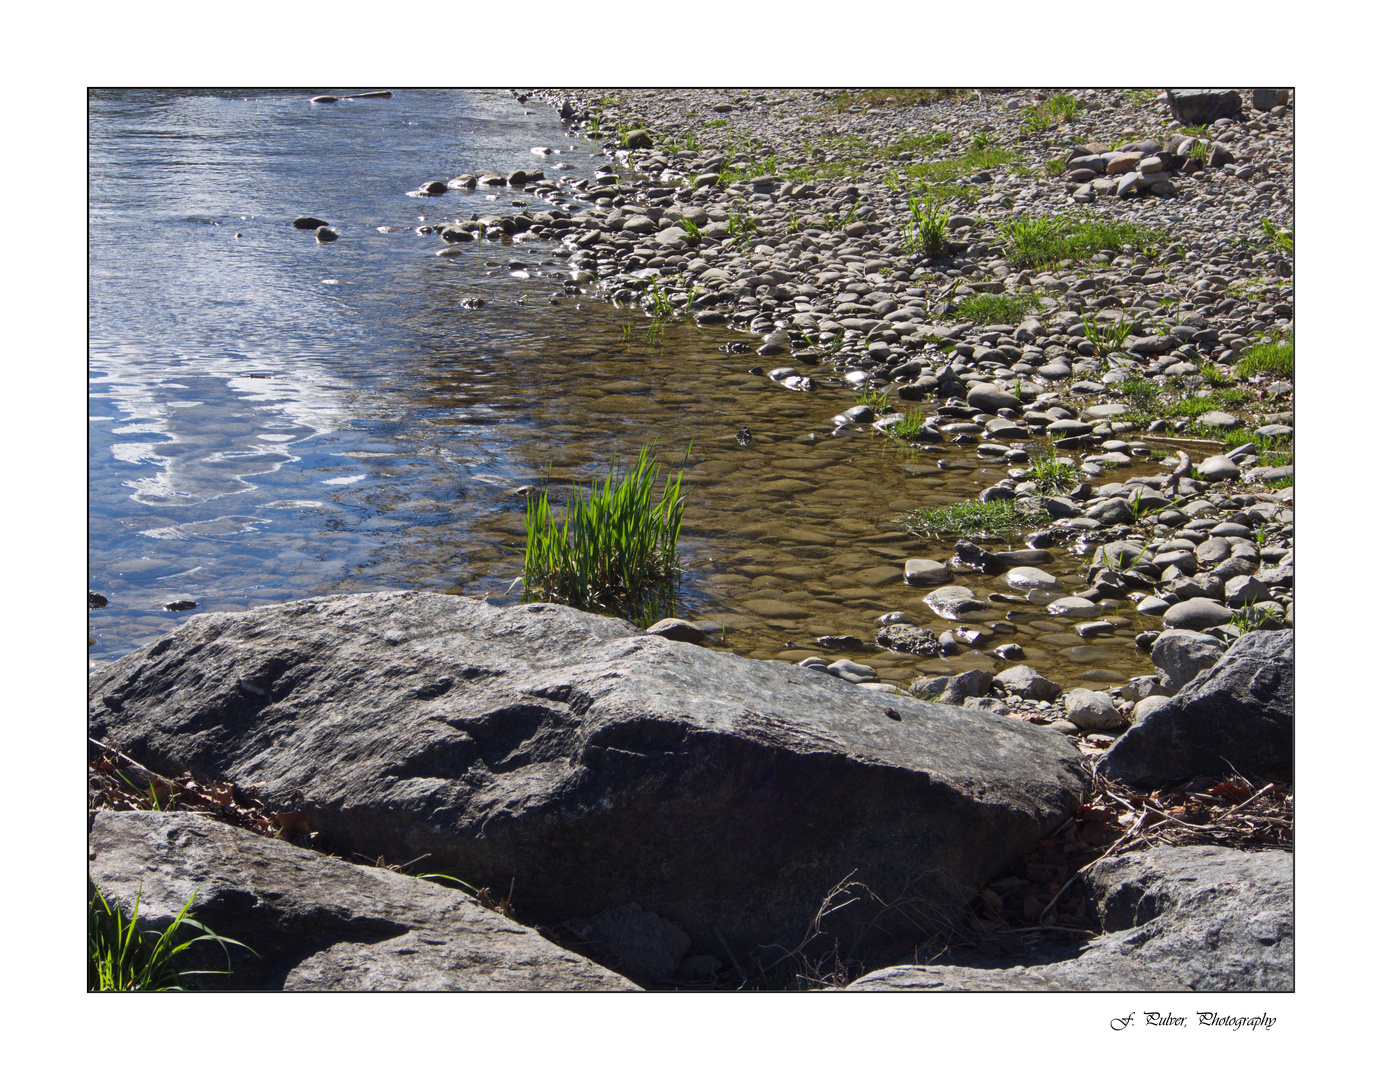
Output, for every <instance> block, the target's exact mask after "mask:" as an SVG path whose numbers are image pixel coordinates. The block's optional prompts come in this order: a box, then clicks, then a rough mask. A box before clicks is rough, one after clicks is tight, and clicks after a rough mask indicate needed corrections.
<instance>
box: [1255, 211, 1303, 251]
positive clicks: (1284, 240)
mask: <svg viewBox="0 0 1382 1080" xmlns="http://www.w3.org/2000/svg"><path fill="white" fill-rule="evenodd" d="M1262 233H1263V235H1264V236H1265V237H1266V238H1267V246H1268V247H1270V248H1272V249H1273V250H1275V251H1279V252H1281V253H1282V254H1283V255H1294V254H1295V253H1296V237H1295V234H1294V233H1293V232H1291V231H1290V230H1289V229H1281V228H1278V227H1277V226H1275V225H1273V224H1272V223H1271V222H1270V221H1269V220H1267V219H1266V218H1263V219H1262Z"/></svg>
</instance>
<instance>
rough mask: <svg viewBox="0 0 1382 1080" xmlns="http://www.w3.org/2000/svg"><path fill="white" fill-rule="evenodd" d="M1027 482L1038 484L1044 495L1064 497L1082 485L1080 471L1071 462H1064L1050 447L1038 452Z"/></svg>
mask: <svg viewBox="0 0 1382 1080" xmlns="http://www.w3.org/2000/svg"><path fill="white" fill-rule="evenodd" d="M1026 479H1027V480H1030V481H1031V482H1032V483H1034V484H1036V489H1037V491H1039V492H1041V494H1043V495H1063V494H1064V493H1065V492H1067V491H1074V490H1075V488H1077V487H1079V485H1080V480H1081V476H1080V470H1079V469H1077V468H1075V466H1074V464H1073V463H1071V462H1070V461H1068V460H1067V461H1062V460H1061V459H1060V458H1058V457H1056V453H1055V451H1054V450H1052V449H1051V448H1050V447H1049V446H1044V447H1042V448H1041V449H1040V450H1038V451H1037V452H1036V454H1035V456H1034V457H1033V458H1032V462H1031V465H1030V466H1028V469H1027V476H1026Z"/></svg>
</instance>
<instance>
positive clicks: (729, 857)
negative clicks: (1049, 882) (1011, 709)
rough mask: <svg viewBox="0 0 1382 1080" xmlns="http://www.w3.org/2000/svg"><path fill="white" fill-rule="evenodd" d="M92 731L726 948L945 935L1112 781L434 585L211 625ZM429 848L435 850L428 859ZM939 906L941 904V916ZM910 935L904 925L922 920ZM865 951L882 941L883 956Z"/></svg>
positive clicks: (957, 729) (321, 817)
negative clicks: (821, 932)
mask: <svg viewBox="0 0 1382 1080" xmlns="http://www.w3.org/2000/svg"><path fill="white" fill-rule="evenodd" d="M90 706H91V733H92V735H93V736H94V737H96V738H98V739H100V740H101V741H102V742H106V743H113V744H115V745H116V746H118V747H119V748H120V749H122V750H124V751H125V752H126V753H128V754H130V755H132V756H133V757H135V758H136V759H137V760H139V761H141V762H142V763H143V764H145V765H146V766H148V767H150V768H153V769H157V770H159V771H162V772H165V773H178V772H180V771H182V770H184V769H190V770H192V771H193V772H194V773H195V774H200V775H204V776H208V777H215V778H218V779H222V780H228V781H232V782H234V783H235V784H236V785H237V786H238V787H239V788H240V789H241V790H243V791H245V792H246V793H247V794H249V795H252V796H253V797H255V798H259V799H262V800H263V801H264V803H265V804H266V805H267V806H268V807H269V808H270V809H273V810H295V811H297V812H298V813H300V814H301V815H302V817H303V819H304V820H305V822H306V823H307V825H308V826H309V827H310V828H312V829H313V830H317V831H320V832H321V833H322V834H323V835H324V837H326V838H327V839H328V840H329V841H330V842H331V843H333V844H334V845H336V846H337V847H338V848H339V849H341V850H348V851H354V852H359V853H362V854H364V855H366V856H368V857H370V858H374V857H376V856H383V857H384V858H385V859H386V860H387V862H388V863H389V864H403V863H407V862H409V861H410V860H414V859H420V858H421V861H420V862H419V863H417V864H416V866H415V867H414V869H415V870H418V871H421V870H424V869H430V868H445V869H451V870H452V872H454V873H457V874H458V876H460V877H461V878H463V879H464V880H466V881H468V882H470V883H471V884H472V885H475V886H476V887H480V886H490V887H491V888H492V889H493V890H494V891H495V893H497V894H501V895H507V894H508V891H509V888H510V884H511V883H512V888H513V903H514V906H515V908H516V910H517V911H518V913H519V914H520V916H521V917H522V918H524V919H525V921H532V922H540V923H544V924H548V925H555V924H557V923H560V922H563V921H566V920H571V919H580V918H589V917H592V916H594V915H595V914H597V913H598V912H601V911H603V910H605V909H607V908H610V907H614V906H616V905H620V904H627V903H636V904H638V905H640V906H641V907H642V908H643V909H644V910H647V911H652V912H655V913H657V915H658V916H660V917H662V918H666V919H669V920H672V921H674V922H676V923H679V924H680V925H681V926H682V927H684V928H685V930H686V931H687V933H688V934H689V935H690V938H691V940H692V943H693V948H694V950H695V951H696V952H698V953H710V954H717V955H721V958H722V959H725V960H726V961H728V960H730V959H732V958H731V957H729V956H725V955H723V953H724V950H723V948H722V947H721V945H720V944H719V942H720V939H721V938H722V937H723V938H724V939H726V940H727V941H728V942H729V943H730V944H731V946H734V945H735V944H736V943H738V944H740V945H743V946H746V947H752V946H758V945H768V944H780V943H790V945H791V946H795V945H797V944H798V943H799V942H800V941H801V940H802V938H803V936H804V934H805V932H806V931H807V929H808V928H809V927H810V926H811V923H812V920H813V918H814V916H815V915H816V913H817V910H818V908H819V905H820V904H821V901H822V899H823V898H824V897H825V896H826V895H827V893H829V892H830V890H831V889H832V887H833V886H835V885H837V884H839V883H841V882H843V881H845V880H847V879H853V880H854V881H858V882H862V883H863V884H865V885H867V886H868V887H869V888H870V889H872V890H873V892H874V893H875V894H876V895H877V896H878V897H879V898H881V899H882V900H883V901H885V902H886V901H896V900H907V901H910V900H915V901H916V904H915V905H909V904H906V903H904V904H902V905H901V906H900V907H896V908H894V909H893V910H892V912H891V915H890V917H889V918H884V919H882V920H880V921H878V922H877V924H876V925H871V924H873V921H874V919H875V917H876V916H877V915H878V914H879V912H878V910H877V909H874V910H870V909H869V907H868V905H867V904H865V903H863V902H860V903H857V904H852V905H849V906H848V907H846V908H844V909H842V910H841V911H839V912H836V913H835V915H833V916H831V918H830V920H828V921H827V923H826V924H825V927H824V929H825V931H826V933H827V935H830V934H834V935H836V936H837V937H838V938H839V939H840V940H841V941H842V942H845V944H846V945H847V946H848V945H849V944H850V943H852V942H855V941H860V942H862V941H863V939H864V937H866V936H867V934H866V931H867V932H868V933H875V932H876V933H878V934H886V935H893V934H898V933H902V932H905V933H907V934H909V935H911V936H915V935H916V933H917V926H916V924H915V923H914V922H913V921H912V919H913V916H914V915H915V914H916V913H917V911H919V910H921V909H922V908H923V907H926V909H927V911H928V912H929V915H928V918H929V919H930V920H932V921H934V923H935V924H936V925H937V926H939V925H940V924H941V923H942V922H943V921H944V920H945V919H947V918H951V917H955V916H957V915H958V914H959V913H960V912H961V911H962V910H963V906H964V904H965V903H967V902H968V900H969V899H970V898H972V897H973V895H974V894H975V892H976V891H977V889H978V887H979V886H980V885H981V884H982V883H983V882H984V881H987V880H989V879H990V878H991V877H992V876H993V874H995V873H997V872H998V871H999V870H1000V869H1002V867H1004V866H1005V865H1007V864H1008V863H1009V862H1011V861H1012V860H1013V859H1014V858H1016V857H1018V856H1019V855H1021V854H1022V853H1023V852H1024V851H1026V850H1028V849H1029V848H1030V846H1031V845H1032V844H1033V843H1035V842H1036V841H1037V840H1038V839H1040V838H1041V837H1043V836H1045V835H1047V834H1048V833H1049V832H1050V831H1051V830H1052V829H1053V828H1055V827H1057V826H1058V825H1059V824H1060V823H1061V822H1062V821H1063V820H1064V819H1065V818H1066V817H1067V815H1068V814H1069V813H1070V812H1071V811H1072V810H1073V809H1074V807H1075V806H1076V805H1077V801H1078V800H1079V799H1080V798H1081V797H1082V796H1083V794H1084V792H1085V790H1086V778H1085V774H1084V771H1083V769H1082V768H1081V762H1080V756H1079V755H1078V754H1077V753H1076V752H1075V751H1074V749H1073V748H1072V747H1071V746H1070V745H1069V744H1068V743H1067V741H1066V740H1064V739H1061V738H1058V737H1055V736H1053V735H1052V733H1051V732H1048V731H1044V730H1042V729H1040V728H1037V727H1035V726H1033V725H1030V724H1027V723H1023V722H1020V721H1016V720H1010V719H1008V718H1006V717H1003V716H998V715H994V714H991V713H981V712H976V711H972V710H966V709H959V708H954V707H949V706H940V705H934V704H930V703H926V702H922V701H918V700H916V699H914V698H911V697H909V696H905V695H902V696H899V695H884V694H879V693H877V692H876V691H863V690H858V689H855V688H854V687H852V686H850V685H848V684H846V683H844V682H842V681H841V680H838V679H834V678H831V677H830V676H829V675H824V674H819V673H816V672H812V671H808V670H806V669H803V668H798V667H796V666H794V665H788V664H780V663H772V662H767V661H757V660H749V659H745V658H741V657H736V656H732V655H728V654H725V653H717V652H711V651H709V650H706V649H703V648H699V647H697V646H694V645H689V644H686V643H683V642H676V641H668V640H666V639H664V638H662V637H658V636H653V635H647V634H642V633H640V632H639V631H638V630H637V629H635V628H634V627H633V626H632V625H630V624H628V623H625V622H621V621H619V620H615V619H608V618H603V617H600V616H597V615H590V614H586V613H584V612H579V611H575V610H573V609H570V608H563V607H558V606H556V605H551V604H532V605H525V606H513V607H505V608H496V607H492V606H489V605H487V604H484V603H482V602H479V601H475V600H468V599H464V598H462V597H457V596H448V595H443V594H434V593H423V592H400V593H368V594H362V595H354V596H337V597H329V598H319V599H312V600H302V601H297V602H294V603H290V604H283V605H277V606H273V607H263V608H256V609H254V610H252V611H248V612H243V613H230V614H207V615H201V616H195V617H193V618H192V619H189V620H188V621H187V623H185V624H184V625H183V626H182V627H180V628H179V629H178V630H177V631H175V632H173V633H172V634H169V635H167V636H165V637H163V638H161V639H159V640H158V641H156V642H154V643H153V644H151V645H149V646H146V647H145V648H143V649H140V650H138V651H136V652H134V653H131V654H129V655H128V656H125V657H122V658H121V659H120V660H118V661H116V662H115V663H113V664H111V665H109V666H108V667H105V668H102V669H100V670H98V671H97V672H96V673H95V674H94V675H93V677H92V679H91V683H90ZM423 856H426V858H422V857H423ZM928 905H929V907H928ZM894 923H896V925H894ZM861 947H862V946H861Z"/></svg>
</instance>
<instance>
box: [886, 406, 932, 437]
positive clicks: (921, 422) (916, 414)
mask: <svg viewBox="0 0 1382 1080" xmlns="http://www.w3.org/2000/svg"><path fill="white" fill-rule="evenodd" d="M925 425H926V412H925V410H924V409H910V410H908V411H907V412H905V413H903V414H902V418H901V419H899V420H896V421H894V422H893V423H891V424H889V425H888V426H887V427H885V428H883V434H884V435H886V436H887V437H888V438H890V439H895V440H897V441H898V442H912V441H913V440H915V439H916V437H917V436H918V435H920V434H921V429H922V428H923V427H924V426H925Z"/></svg>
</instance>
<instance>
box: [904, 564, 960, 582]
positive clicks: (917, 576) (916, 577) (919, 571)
mask: <svg viewBox="0 0 1382 1080" xmlns="http://www.w3.org/2000/svg"><path fill="white" fill-rule="evenodd" d="M903 576H904V577H905V578H906V580H907V584H908V585H939V584H941V583H943V582H946V581H949V580H951V578H952V577H953V576H954V575H953V574H951V572H950V568H949V567H948V566H946V565H945V563H939V562H935V561H933V560H931V559H908V560H907V562H906V564H905V566H904V567H903Z"/></svg>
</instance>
